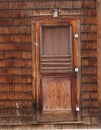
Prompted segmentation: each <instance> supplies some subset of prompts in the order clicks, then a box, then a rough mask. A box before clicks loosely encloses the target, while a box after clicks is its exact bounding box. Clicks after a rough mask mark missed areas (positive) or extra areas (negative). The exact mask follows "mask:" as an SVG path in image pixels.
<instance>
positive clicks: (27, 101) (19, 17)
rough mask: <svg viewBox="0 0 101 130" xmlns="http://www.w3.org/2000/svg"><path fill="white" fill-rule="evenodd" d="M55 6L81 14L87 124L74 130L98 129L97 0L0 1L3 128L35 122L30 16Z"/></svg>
mask: <svg viewBox="0 0 101 130" xmlns="http://www.w3.org/2000/svg"><path fill="white" fill-rule="evenodd" d="M54 7H57V8H60V9H61V12H62V13H81V16H80V23H81V26H80V28H81V30H80V32H81V34H80V35H81V36H80V38H81V41H80V44H81V99H80V102H81V117H82V121H83V122H84V124H82V125H76V124H75V125H74V128H90V127H91V128H92V127H95V128H96V127H97V124H98V121H97V113H98V88H97V20H96V0H56V1H55V0H36V1H35V0H0V125H10V124H12V125H14V124H16V125H19V124H22V125H23V124H27V123H30V122H33V120H34V113H35V110H34V101H33V94H32V47H31V46H32V45H31V44H32V43H31V42H32V41H31V21H32V20H34V18H33V16H32V17H31V15H33V14H41V13H46V14H47V13H48V14H49V13H50V12H51V10H52V9H53V8H54ZM66 17H68V16H66ZM61 127H62V126H61ZM66 127H69V125H67V126H66ZM56 128H58V126H56ZM64 128H65V126H64Z"/></svg>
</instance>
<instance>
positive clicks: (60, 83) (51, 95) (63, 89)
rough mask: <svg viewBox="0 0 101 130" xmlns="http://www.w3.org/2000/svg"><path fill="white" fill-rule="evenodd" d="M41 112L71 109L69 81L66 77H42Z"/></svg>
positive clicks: (58, 111) (63, 111)
mask: <svg viewBox="0 0 101 130" xmlns="http://www.w3.org/2000/svg"><path fill="white" fill-rule="evenodd" d="M42 99H43V101H42V102H43V106H42V113H69V112H70V111H71V81H70V79H68V78H42Z"/></svg>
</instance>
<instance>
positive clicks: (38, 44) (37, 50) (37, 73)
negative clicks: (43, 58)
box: [36, 22, 40, 121]
mask: <svg viewBox="0 0 101 130" xmlns="http://www.w3.org/2000/svg"><path fill="white" fill-rule="evenodd" d="M39 47H40V25H39V22H37V23H36V98H37V110H39V109H40V107H39V104H40V103H39V102H40V95H39V94H40V74H39V59H40V57H39ZM38 118H39V113H38V111H37V121H38Z"/></svg>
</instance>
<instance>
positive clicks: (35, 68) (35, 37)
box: [32, 19, 81, 121]
mask: <svg viewBox="0 0 101 130" xmlns="http://www.w3.org/2000/svg"><path fill="white" fill-rule="evenodd" d="M68 24H71V25H72V26H73V28H74V29H73V31H74V33H73V34H75V33H77V34H78V36H79V37H78V38H74V41H73V42H74V50H73V53H74V54H73V55H76V56H75V57H74V58H73V66H74V68H76V67H77V68H78V69H79V71H78V72H77V73H76V74H75V75H76V76H77V81H76V84H77V94H76V96H77V104H76V105H77V106H76V107H80V80H81V79H80V77H81V76H80V73H81V72H80V20H77V19H64V20H62V19H51V20H46V19H45V20H41V21H34V22H32V75H33V100H34V102H36V109H37V121H46V120H47V119H46V120H44V119H42V118H41V117H40V114H39V112H38V110H40V111H41V107H40V104H41V102H40V101H41V99H40V97H41V88H40V87H39V86H40V81H41V76H40V73H39V70H40V66H39V64H40V61H39V60H38V59H39V57H40V52H39V51H40V26H42V25H45V26H48V25H51V26H56V25H58V26H59V25H68ZM46 76H47V75H46ZM61 76H63V75H61ZM58 77H59V76H58ZM63 77H64V76H63ZM74 84H75V83H74ZM74 98H75V97H74ZM74 111H75V110H74ZM76 114H77V115H76V116H75V119H74V121H75V120H80V111H78V112H76ZM74 115H75V114H74ZM53 121H54V120H53ZM67 121H69V120H67ZM70 121H71V120H70Z"/></svg>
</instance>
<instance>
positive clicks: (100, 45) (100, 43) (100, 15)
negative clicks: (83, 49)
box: [97, 1, 101, 126]
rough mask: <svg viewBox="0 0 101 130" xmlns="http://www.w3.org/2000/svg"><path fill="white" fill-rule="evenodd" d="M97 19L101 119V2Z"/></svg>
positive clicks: (100, 116)
mask: <svg viewBox="0 0 101 130" xmlns="http://www.w3.org/2000/svg"><path fill="white" fill-rule="evenodd" d="M97 7H98V9H97V14H98V16H97V20H98V22H97V23H98V36H97V38H98V43H97V48H98V49H97V58H98V64H97V65H98V70H97V72H98V99H99V121H101V2H100V1H98V4H97ZM100 126H101V125H100Z"/></svg>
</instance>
